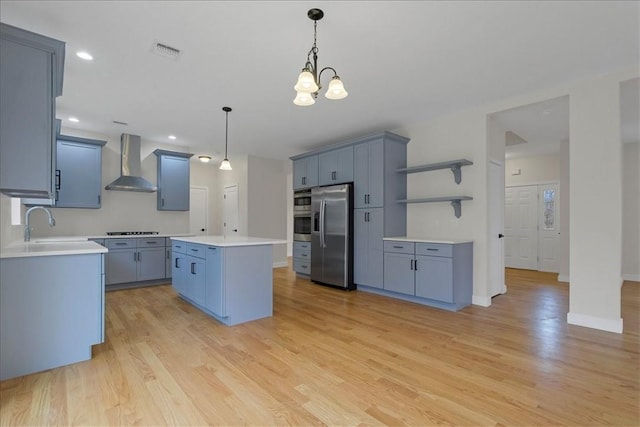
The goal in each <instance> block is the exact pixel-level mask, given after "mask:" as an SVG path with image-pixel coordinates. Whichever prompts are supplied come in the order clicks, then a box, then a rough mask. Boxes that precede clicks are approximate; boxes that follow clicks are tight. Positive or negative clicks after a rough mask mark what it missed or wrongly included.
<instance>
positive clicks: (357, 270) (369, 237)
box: [353, 208, 384, 288]
mask: <svg viewBox="0 0 640 427" xmlns="http://www.w3.org/2000/svg"><path fill="white" fill-rule="evenodd" d="M353 232H354V234H353V253H354V258H353V281H354V283H357V284H359V285H365V286H371V287H373V288H382V277H383V262H384V259H383V254H384V251H383V240H382V239H383V237H384V210H383V209H382V208H376V209H354V211H353Z"/></svg>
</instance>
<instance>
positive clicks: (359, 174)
mask: <svg viewBox="0 0 640 427" xmlns="http://www.w3.org/2000/svg"><path fill="white" fill-rule="evenodd" d="M408 142H409V139H408V138H404V137H402V136H400V135H396V134H393V133H390V132H384V133H381V134H376V135H372V136H370V137H368V138H366V139H365V140H363V141H361V142H360V143H358V144H356V145H355V146H354V148H353V152H354V167H353V169H354V172H353V182H354V185H353V194H354V204H355V207H356V208H381V207H384V206H388V205H391V204H395V201H396V200H398V199H404V198H405V197H404V196H406V194H407V179H406V176H402V175H401V174H398V173H397V172H396V170H397V169H400V168H404V167H406V165H407V143H408Z"/></svg>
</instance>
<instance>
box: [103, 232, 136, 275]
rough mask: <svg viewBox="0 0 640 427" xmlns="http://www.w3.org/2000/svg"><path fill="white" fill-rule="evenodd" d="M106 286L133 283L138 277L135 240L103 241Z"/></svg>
mask: <svg viewBox="0 0 640 427" xmlns="http://www.w3.org/2000/svg"><path fill="white" fill-rule="evenodd" d="M105 246H106V247H107V249H109V252H107V255H106V277H105V280H106V285H107V286H109V285H113V284H117V283H129V282H135V281H136V280H137V277H138V261H137V256H138V254H137V248H136V241H135V239H105Z"/></svg>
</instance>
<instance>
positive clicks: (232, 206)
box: [222, 185, 238, 237]
mask: <svg viewBox="0 0 640 427" xmlns="http://www.w3.org/2000/svg"><path fill="white" fill-rule="evenodd" d="M222 197H223V200H222V232H223V235H224V236H225V237H226V236H233V235H237V234H238V186H237V185H231V186H229V187H224V193H223V196H222Z"/></svg>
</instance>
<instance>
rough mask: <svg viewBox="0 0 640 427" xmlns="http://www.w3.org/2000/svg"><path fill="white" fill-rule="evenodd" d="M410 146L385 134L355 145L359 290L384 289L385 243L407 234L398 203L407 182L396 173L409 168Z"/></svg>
mask: <svg viewBox="0 0 640 427" xmlns="http://www.w3.org/2000/svg"><path fill="white" fill-rule="evenodd" d="M408 142H409V139H408V138H405V137H402V136H400V135H396V134H393V133H391V132H383V133H380V134H375V135H371V136H369V137H366V138H363V139H361V140H360V141H359V142H357V143H356V144H355V145H354V171H353V188H354V190H353V191H354V205H355V206H354V207H355V209H354V211H353V223H354V225H353V227H354V234H353V238H354V265H353V281H354V283H356V284H357V285H359V286H371V287H374V288H382V285H383V278H384V274H383V265H384V244H383V240H382V239H383V237H392V236H404V235H405V234H406V232H407V206H406V204H403V203H397V202H396V200H401V199H404V198H405V197H406V194H407V180H406V176H402V174H399V173H397V172H396V170H397V169H400V168H405V167H406V165H407V143H408Z"/></svg>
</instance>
